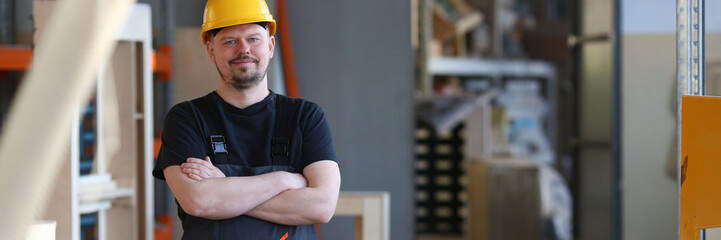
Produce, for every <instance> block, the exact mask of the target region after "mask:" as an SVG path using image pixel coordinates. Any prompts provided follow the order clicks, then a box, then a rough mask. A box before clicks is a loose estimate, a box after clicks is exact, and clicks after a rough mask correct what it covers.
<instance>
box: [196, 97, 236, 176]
mask: <svg viewBox="0 0 721 240" xmlns="http://www.w3.org/2000/svg"><path fill="white" fill-rule="evenodd" d="M209 101H211V99H209V98H208V97H203V98H198V99H194V100H192V101H191V102H192V103H193V105H194V107H196V108H197V109H198V111H200V112H201V113H202V116H203V117H204V118H205V121H201V122H202V124H203V128H205V135H206V137H207V138H208V139H207V141H209V142H210V146H208V152H209V153H212V156H210V157H211V159H212V161H213V163H215V164H223V163H228V148H227V147H226V144H225V142H226V139H225V134H224V133H223V132H220V131H219V130H218V129H217V127H218V126H220V125H219V124H221V121H220V119H215V118H213V117H210V116H215V115H216V114H211V113H209V112H208V111H212V110H214V109H215V108H214V107H213V106H212V105H213V104H212V103H211V102H209ZM207 121H215V122H213V123H210V124H208V123H207Z"/></svg>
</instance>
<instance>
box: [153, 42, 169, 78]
mask: <svg viewBox="0 0 721 240" xmlns="http://www.w3.org/2000/svg"><path fill="white" fill-rule="evenodd" d="M151 62H152V65H153V72H154V73H155V76H156V78H157V79H158V80H161V81H170V80H171V79H173V47H172V46H170V45H167V44H161V45H159V46H158V50H156V51H153V55H152V59H151Z"/></svg>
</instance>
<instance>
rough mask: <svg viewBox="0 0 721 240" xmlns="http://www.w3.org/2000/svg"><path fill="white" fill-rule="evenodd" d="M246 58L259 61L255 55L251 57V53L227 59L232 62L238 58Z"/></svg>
mask: <svg viewBox="0 0 721 240" xmlns="http://www.w3.org/2000/svg"><path fill="white" fill-rule="evenodd" d="M247 59H250V60H253V61H254V62H258V61H259V60H258V58H255V57H253V56H251V55H247V54H243V55H240V56H238V57H237V58H233V59H231V60H230V61H228V62H234V61H239V60H247Z"/></svg>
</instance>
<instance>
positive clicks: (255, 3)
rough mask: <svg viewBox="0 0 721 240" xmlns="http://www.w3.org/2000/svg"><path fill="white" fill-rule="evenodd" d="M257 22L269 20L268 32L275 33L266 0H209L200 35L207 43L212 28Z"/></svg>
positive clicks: (273, 22) (273, 21)
mask: <svg viewBox="0 0 721 240" xmlns="http://www.w3.org/2000/svg"><path fill="white" fill-rule="evenodd" d="M256 22H267V23H268V32H269V33H270V35H271V36H273V35H274V34H275V20H273V15H271V14H270V10H268V5H267V4H266V3H265V0H208V3H207V4H205V14H204V15H203V28H202V30H201V31H200V35H201V38H202V40H203V44H205V42H207V41H208V39H210V37H209V35H210V33H209V32H208V31H210V30H213V29H218V28H224V27H228V26H233V25H240V24H246V23H256Z"/></svg>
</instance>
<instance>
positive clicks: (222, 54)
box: [205, 23, 275, 90]
mask: <svg viewBox="0 0 721 240" xmlns="http://www.w3.org/2000/svg"><path fill="white" fill-rule="evenodd" d="M205 47H206V50H207V51H208V55H209V56H210V59H211V60H212V61H213V62H214V63H215V67H216V68H217V69H218V73H220V77H221V79H222V80H223V83H224V84H228V85H230V86H232V87H234V88H235V89H238V90H243V89H248V88H251V87H254V86H257V85H258V84H259V83H260V82H261V81H263V79H265V76H266V73H267V70H268V62H270V59H271V58H272V57H273V49H274V47H275V38H273V37H271V36H269V34H268V30H266V29H265V28H263V27H261V26H260V25H258V24H254V23H250V24H242V25H235V26H231V27H226V28H224V29H222V30H220V32H218V34H216V35H215V37H212V38H211V39H210V41H208V42H207V43H206V44H205Z"/></svg>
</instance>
